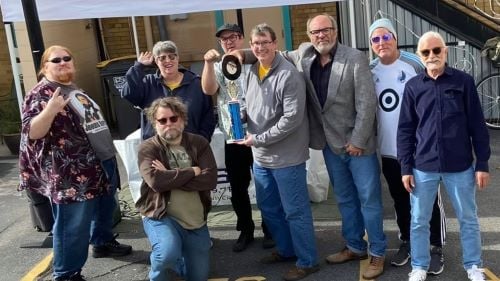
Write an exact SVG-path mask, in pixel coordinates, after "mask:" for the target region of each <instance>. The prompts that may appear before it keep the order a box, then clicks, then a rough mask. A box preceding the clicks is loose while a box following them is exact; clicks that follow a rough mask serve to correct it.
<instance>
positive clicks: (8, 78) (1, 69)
mask: <svg viewBox="0 0 500 281" xmlns="http://www.w3.org/2000/svg"><path fill="white" fill-rule="evenodd" d="M1 17H2V15H1V11H0V18H1ZM11 84H12V68H11V66H10V57H9V48H8V44H7V37H6V35H5V26H4V25H3V24H0V97H2V96H4V95H6V94H8V93H10V88H11Z"/></svg>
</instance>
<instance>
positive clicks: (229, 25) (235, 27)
mask: <svg viewBox="0 0 500 281" xmlns="http://www.w3.org/2000/svg"><path fill="white" fill-rule="evenodd" d="M226 30H229V31H234V32H237V33H239V34H243V32H242V31H241V28H240V27H239V26H238V25H237V24H234V23H226V24H224V25H221V26H220V27H219V29H217V32H216V33H215V37H219V36H220V34H221V33H222V32H223V31H226Z"/></svg>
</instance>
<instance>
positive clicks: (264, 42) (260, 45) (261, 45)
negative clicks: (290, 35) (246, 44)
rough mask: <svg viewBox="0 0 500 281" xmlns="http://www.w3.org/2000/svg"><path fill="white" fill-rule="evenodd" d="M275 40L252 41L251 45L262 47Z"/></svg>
mask: <svg viewBox="0 0 500 281" xmlns="http://www.w3.org/2000/svg"><path fill="white" fill-rule="evenodd" d="M273 42H274V41H261V42H259V41H256V42H250V45H251V46H252V47H257V46H259V47H261V48H266V47H267V46H269V45H271V44H272V43H273Z"/></svg>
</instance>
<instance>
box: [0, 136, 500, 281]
mask: <svg viewBox="0 0 500 281" xmlns="http://www.w3.org/2000/svg"><path fill="white" fill-rule="evenodd" d="M490 134H491V147H492V157H491V160H490V173H491V185H490V186H489V188H487V189H486V190H485V191H481V192H478V193H477V202H478V206H479V217H480V224H481V230H482V241H483V261H484V266H485V268H486V270H487V272H486V273H487V274H488V280H497V281H498V280H500V279H498V278H497V277H496V276H495V275H494V274H497V275H498V274H500V242H499V241H500V240H499V237H500V236H499V235H500V216H499V214H498V206H497V205H498V202H499V201H500V193H499V192H498V188H500V180H499V179H500V131H490ZM5 151H6V147H5V146H4V145H0V160H2V159H7V160H6V161H0V163H4V162H5V163H9V164H8V165H9V166H12V165H15V163H16V157H15V156H12V155H9V154H10V153H8V151H7V153H5ZM6 165H7V164H6ZM121 169H123V167H121ZM120 172H122V170H120ZM125 179H126V177H122V180H125ZM383 184H384V186H383V202H384V231H385V234H386V236H387V241H388V247H387V258H386V262H385V273H384V274H383V275H382V276H380V277H379V278H377V280H379V281H383V280H388V281H389V280H390V281H393V280H407V278H408V273H409V272H410V271H411V268H410V265H409V264H407V265H405V266H403V267H393V266H390V257H392V255H393V254H395V253H396V251H397V248H398V246H399V241H398V238H397V237H398V232H397V226H396V223H395V217H394V210H393V206H392V199H391V198H390V195H389V192H388V190H387V186H386V185H385V182H384V183H383ZM444 197H445V208H446V214H447V217H448V222H447V227H448V232H447V244H446V246H445V247H444V255H445V269H444V272H443V273H442V274H441V275H439V276H438V277H429V278H428V279H429V280H431V279H432V280H444V281H454V280H467V277H466V274H465V271H464V270H463V268H462V260H461V259H462V250H461V247H460V236H459V233H458V225H457V220H456V217H455V213H454V211H453V209H452V208H451V204H450V202H449V201H447V200H446V199H447V196H446V195H445V196H444ZM119 200H120V206H121V211H122V215H123V217H122V221H121V222H120V223H119V224H118V225H117V226H116V227H115V229H114V231H115V232H116V233H119V235H120V236H119V237H118V241H120V242H122V243H125V244H130V245H132V246H133V252H132V254H131V255H129V256H125V257H120V258H101V259H94V258H92V257H91V256H90V255H89V258H88V260H87V263H86V264H85V266H84V268H83V272H82V274H83V275H84V276H85V279H86V280H88V281H122V280H127V281H129V280H130V281H132V280H133V281H144V280H148V272H149V254H150V250H151V246H150V244H149V241H148V239H147V238H146V236H145V234H144V231H143V227H142V222H141V219H140V216H139V215H138V213H137V212H136V211H135V207H134V205H133V202H132V199H131V194H130V192H129V190H128V186H127V184H126V182H124V183H123V188H122V190H121V191H120V192H119ZM312 209H313V216H314V224H315V233H316V241H317V248H318V255H319V262H320V265H321V270H320V271H319V272H318V273H315V274H313V275H311V276H309V277H308V278H305V279H304V281H323V280H324V281H330V280H340V281H359V280H362V278H361V277H360V275H361V274H360V273H361V272H362V271H363V269H364V268H365V267H366V266H367V263H368V260H365V261H361V262H357V261H356V262H351V263H345V264H341V265H334V266H332V265H327V264H326V263H325V262H324V257H325V256H327V255H328V254H331V253H333V252H336V251H339V250H341V249H342V248H343V246H344V241H343V239H342V235H341V223H340V216H339V214H338V208H337V206H335V201H334V200H332V199H331V198H330V199H329V200H327V201H324V202H322V203H313V204H312ZM28 219H29V218H28ZM254 219H255V220H256V226H257V229H256V231H255V236H256V241H255V242H254V243H253V244H252V245H250V246H249V248H248V249H247V250H245V251H244V252H241V253H233V252H232V250H231V247H232V245H233V243H235V241H236V239H237V236H238V232H237V231H235V215H234V212H233V211H232V209H231V206H230V205H229V206H217V207H215V208H213V210H212V212H211V213H210V214H209V218H208V225H209V229H210V235H211V237H212V238H213V241H214V246H213V248H212V251H211V268H210V277H211V278H212V279H211V280H217V281H228V280H231V281H243V280H246V281H250V280H254V281H256V280H259V281H263V280H272V281H275V280H281V275H282V274H283V273H284V272H286V271H287V270H288V269H289V268H290V267H291V266H292V264H290V263H282V264H277V265H271V266H270V265H262V264H260V263H258V260H259V259H260V258H261V257H263V256H266V255H269V254H270V252H271V251H272V250H264V249H262V247H261V237H262V236H263V234H262V231H261V230H260V214H259V212H258V211H255V212H254ZM29 231H31V230H26V231H25V232H29ZM19 234H20V235H22V233H19ZM13 247H14V248H17V246H16V245H13ZM17 250H18V251H19V249H18V248H17ZM19 252H20V253H25V252H22V251H19ZM50 252H51V251H50V249H43V252H41V253H42V254H43V255H44V256H45V257H46V256H49V257H50ZM29 253H31V254H30V255H24V256H22V257H19V260H15V259H14V258H12V257H11V259H13V260H15V261H16V264H20V263H23V260H30V259H31V260H34V262H33V264H36V263H38V262H39V261H41V260H42V258H36V255H35V254H36V252H35V251H34V250H33V251H31V252H29ZM10 256H12V254H10ZM40 264H42V263H40ZM50 264H51V263H50V262H45V264H42V265H45V269H49V268H50ZM25 270H26V271H29V270H30V268H29V266H26V269H25ZM4 274H7V275H3V276H2V275H0V279H1V280H3V279H2V277H8V276H9V275H8V274H9V273H8V272H5V273H4ZM26 275H27V274H26ZM26 275H25V276H26ZM6 280H13V279H8V278H7V279H6ZM24 280H27V281H31V280H42V281H49V280H51V276H50V270H49V271H48V272H47V273H46V274H44V275H43V277H41V278H36V277H32V278H31V279H23V281H24Z"/></svg>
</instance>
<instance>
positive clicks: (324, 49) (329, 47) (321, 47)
mask: <svg viewBox="0 0 500 281" xmlns="http://www.w3.org/2000/svg"><path fill="white" fill-rule="evenodd" d="M333 46H335V44H334V43H331V44H328V45H324V44H321V45H314V49H316V51H318V53H320V54H322V55H326V54H328V53H329V52H330V51H331V50H332V48H333Z"/></svg>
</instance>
